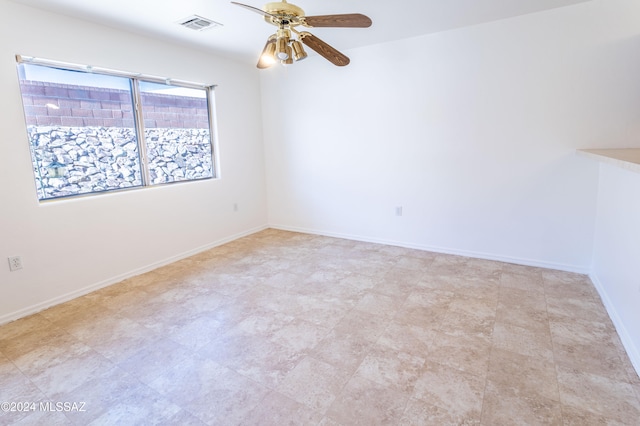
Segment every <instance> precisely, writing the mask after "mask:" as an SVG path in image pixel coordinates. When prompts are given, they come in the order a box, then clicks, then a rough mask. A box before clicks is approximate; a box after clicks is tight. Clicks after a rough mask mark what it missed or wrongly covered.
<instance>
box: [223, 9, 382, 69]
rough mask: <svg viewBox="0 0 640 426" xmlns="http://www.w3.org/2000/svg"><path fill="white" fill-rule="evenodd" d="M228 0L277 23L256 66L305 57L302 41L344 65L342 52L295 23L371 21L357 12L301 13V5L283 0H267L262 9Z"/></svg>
mask: <svg viewBox="0 0 640 426" xmlns="http://www.w3.org/2000/svg"><path fill="white" fill-rule="evenodd" d="M231 3H233V4H235V5H238V6H241V7H244V8H246V9H249V10H251V11H253V12H256V13H259V14H261V15H262V16H264V20H265V21H267V22H268V23H270V24H272V25H275V26H276V27H278V30H277V31H276V33H275V34H272V35H271V36H269V39H268V40H267V43H266V44H265V46H264V49H263V50H262V54H261V55H260V58H259V59H258V65H257V66H258V68H260V69H265V68H269V67H271V66H272V65H274V64H276V63H278V62H280V63H281V64H283V65H289V64H293V61H294V60H295V61H296V62H297V61H301V60H303V59H305V58H306V57H307V52H305V50H304V47H303V44H304V45H305V46H307V47H309V48H311V49H312V50H314V51H315V52H317V53H318V54H319V55H320V56H322V57H324V58H325V59H327V60H328V61H329V62H331V63H332V64H334V65H337V66H345V65H348V64H349V62H350V60H349V58H348V57H347V56H345V55H344V54H343V53H340V52H339V51H338V50H336V49H335V48H333V47H331V46H330V45H328V44H327V43H325V42H324V41H322V40H320V39H319V38H318V37H316V36H314V35H313V34H311V33H309V32H307V31H298V30H297V29H296V27H298V26H300V25H302V26H303V27H306V28H315V27H336V28H368V27H370V26H371V24H372V22H371V19H370V18H369V17H367V16H365V15H362V14H360V13H348V14H340V15H319V16H305V13H304V10H302V8H300V7H298V6H296V5H295V4H291V3H287V1H286V0H282V1H279V2H272V3H267V4H265V5H264V7H263V8H262V9H258V8H257V7H253V6H249V5H246V4H242V3H237V2H234V1H232V2H231ZM293 34H295V36H297V39H296V38H295V36H293Z"/></svg>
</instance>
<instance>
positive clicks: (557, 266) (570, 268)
mask: <svg viewBox="0 0 640 426" xmlns="http://www.w3.org/2000/svg"><path fill="white" fill-rule="evenodd" d="M269 227H270V228H273V229H280V230H283V231H291V232H300V233H303V234H313V235H323V236H327V237H335V238H343V239H346V240H354V241H363V242H367V243H377V244H386V245H390V246H397V247H405V248H410V249H416V250H424V251H430V252H434V253H442V254H453V255H456V256H465V257H472V258H476V259H484V260H495V261H497V262H505V263H514V264H516V265H524V266H534V267H538V268H545V269H554V270H557V271H566V272H575V273H578V274H585V275H587V274H588V273H589V272H590V271H591V269H590V268H589V267H587V266H580V265H567V264H563V263H555V262H546V261H540V260H533V259H524V258H518V257H511V256H503V255H496V254H491V253H483V252H476V251H468V250H458V249H452V248H447V247H437V246H430V245H424V244H412V243H406V242H402V241H394V240H385V239H380V238H371V237H366V236H362V235H352V234H344V233H339V232H326V231H322V230H317V229H309V228H296V227H292V226H283V225H276V224H270V225H269Z"/></svg>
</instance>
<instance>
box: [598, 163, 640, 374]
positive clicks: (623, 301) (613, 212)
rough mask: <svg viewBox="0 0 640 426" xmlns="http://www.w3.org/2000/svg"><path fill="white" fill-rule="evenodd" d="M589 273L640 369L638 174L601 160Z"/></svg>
mask: <svg viewBox="0 0 640 426" xmlns="http://www.w3.org/2000/svg"><path fill="white" fill-rule="evenodd" d="M599 191H600V192H599V197H598V217H597V222H596V237H595V248H594V251H593V273H592V275H591V276H592V279H593V281H594V283H596V286H598V290H599V291H600V294H601V295H602V298H603V300H604V301H605V304H606V305H607V308H608V310H609V313H610V315H611V317H612V319H613V321H614V323H615V324H616V327H617V329H618V333H619V334H620V337H621V338H622V341H623V343H624V344H625V347H626V348H627V352H628V353H629V357H630V358H631V360H632V361H633V362H634V364H635V367H636V370H637V371H638V372H639V374H640V310H639V309H638V306H640V222H639V218H640V174H638V173H634V172H631V171H628V170H625V169H621V168H618V167H616V166H612V165H609V164H601V165H600V184H599Z"/></svg>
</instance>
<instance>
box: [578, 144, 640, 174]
mask: <svg viewBox="0 0 640 426" xmlns="http://www.w3.org/2000/svg"><path fill="white" fill-rule="evenodd" d="M576 154H578V155H582V156H584V157H589V158H591V159H594V160H597V161H601V162H603V163H609V164H613V165H614V166H618V167H622V168H623V169H627V170H631V171H632V172H636V173H640V148H620V149H578V150H576Z"/></svg>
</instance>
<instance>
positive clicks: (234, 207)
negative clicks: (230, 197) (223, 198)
mask: <svg viewBox="0 0 640 426" xmlns="http://www.w3.org/2000/svg"><path fill="white" fill-rule="evenodd" d="M233 211H234V212H237V211H238V203H233Z"/></svg>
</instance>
